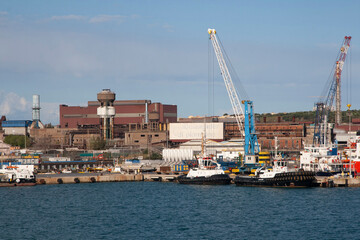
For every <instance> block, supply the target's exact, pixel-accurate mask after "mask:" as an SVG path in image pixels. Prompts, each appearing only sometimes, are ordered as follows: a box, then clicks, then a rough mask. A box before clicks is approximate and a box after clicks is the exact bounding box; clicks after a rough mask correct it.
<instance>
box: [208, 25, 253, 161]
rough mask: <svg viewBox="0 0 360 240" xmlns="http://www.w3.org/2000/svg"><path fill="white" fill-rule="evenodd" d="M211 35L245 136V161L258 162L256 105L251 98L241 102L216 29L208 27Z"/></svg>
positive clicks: (238, 122) (231, 100)
mask: <svg viewBox="0 0 360 240" xmlns="http://www.w3.org/2000/svg"><path fill="white" fill-rule="evenodd" d="M208 33H209V35H210V40H211V42H212V46H213V47H214V51H215V55H216V58H217V60H218V62H219V66H220V71H221V74H222V76H223V79H224V82H225V86H226V90H227V92H228V95H229V98H230V102H231V106H232V108H233V111H234V114H235V118H236V122H237V124H238V127H239V131H240V133H241V134H242V136H244V137H245V145H244V153H245V160H244V163H250V164H256V163H257V160H256V158H255V153H256V150H257V152H259V143H258V140H257V135H256V132H255V119H254V111H253V109H254V107H253V102H252V101H249V100H243V101H242V102H240V100H239V97H238V94H237V92H236V88H235V86H234V84H233V81H232V78H231V75H230V72H229V69H228V67H227V64H226V61H225V58H224V56H223V53H222V50H221V47H220V44H219V42H218V39H217V37H216V31H215V29H208ZM241 103H242V104H244V106H245V113H244V111H243V109H242V107H241Z"/></svg>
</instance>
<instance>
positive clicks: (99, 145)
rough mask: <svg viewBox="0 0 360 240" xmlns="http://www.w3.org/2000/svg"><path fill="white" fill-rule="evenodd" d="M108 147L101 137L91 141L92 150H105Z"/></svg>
mask: <svg viewBox="0 0 360 240" xmlns="http://www.w3.org/2000/svg"><path fill="white" fill-rule="evenodd" d="M105 147H106V141H105V140H104V139H101V138H99V137H97V138H92V139H91V140H90V148H91V149H93V150H103V149H105Z"/></svg>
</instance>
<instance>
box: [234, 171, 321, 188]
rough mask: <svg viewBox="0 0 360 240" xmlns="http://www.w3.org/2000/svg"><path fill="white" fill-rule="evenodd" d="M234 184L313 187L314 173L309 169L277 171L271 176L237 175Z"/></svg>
mask: <svg viewBox="0 0 360 240" xmlns="http://www.w3.org/2000/svg"><path fill="white" fill-rule="evenodd" d="M234 182H235V184H236V186H261V187H313V186H315V185H316V183H315V173H314V172H310V171H304V172H288V173H277V174H276V175H275V177H273V178H261V177H255V176H237V177H236V178H235V180H234Z"/></svg>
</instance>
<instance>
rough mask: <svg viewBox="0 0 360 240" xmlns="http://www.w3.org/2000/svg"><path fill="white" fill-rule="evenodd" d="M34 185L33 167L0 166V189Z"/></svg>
mask: <svg viewBox="0 0 360 240" xmlns="http://www.w3.org/2000/svg"><path fill="white" fill-rule="evenodd" d="M35 185H36V178H35V175H34V165H14V166H11V165H9V166H5V165H2V166H0V187H16V186H35Z"/></svg>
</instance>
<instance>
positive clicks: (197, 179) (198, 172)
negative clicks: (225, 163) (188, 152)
mask: <svg viewBox="0 0 360 240" xmlns="http://www.w3.org/2000/svg"><path fill="white" fill-rule="evenodd" d="M198 163H199V164H198V167H197V168H192V169H190V171H189V173H188V174H187V175H182V176H179V177H178V178H177V180H178V182H179V183H181V184H199V185H226V184H230V182H231V178H230V176H229V175H228V174H226V173H225V172H224V170H223V169H222V168H221V165H220V164H219V163H217V162H215V161H214V160H212V159H211V158H210V157H204V158H199V159H198Z"/></svg>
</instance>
